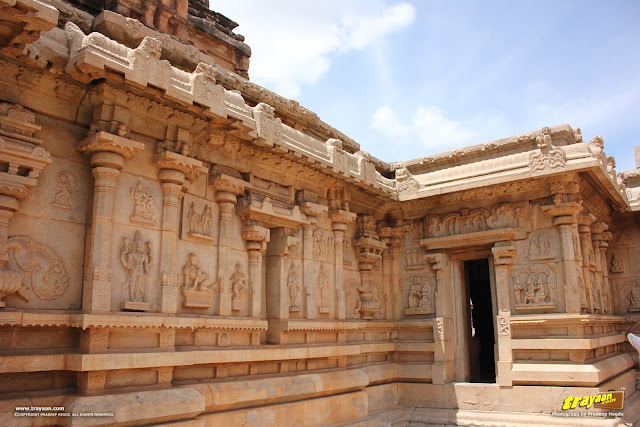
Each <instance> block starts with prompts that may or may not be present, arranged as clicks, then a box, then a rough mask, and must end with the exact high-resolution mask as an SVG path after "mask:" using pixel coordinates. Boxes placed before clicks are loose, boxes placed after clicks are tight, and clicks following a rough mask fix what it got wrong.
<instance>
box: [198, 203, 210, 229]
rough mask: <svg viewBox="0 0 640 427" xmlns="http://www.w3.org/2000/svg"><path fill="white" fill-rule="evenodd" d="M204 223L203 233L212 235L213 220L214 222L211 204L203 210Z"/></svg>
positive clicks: (202, 219)
mask: <svg viewBox="0 0 640 427" xmlns="http://www.w3.org/2000/svg"><path fill="white" fill-rule="evenodd" d="M200 222H201V223H202V233H203V234H204V235H205V236H211V222H213V214H212V213H211V206H209V205H205V206H204V209H203V210H202V216H201V218H200Z"/></svg>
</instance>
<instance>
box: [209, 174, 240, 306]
mask: <svg viewBox="0 0 640 427" xmlns="http://www.w3.org/2000/svg"><path fill="white" fill-rule="evenodd" d="M210 179H211V184H212V185H213V188H214V191H215V201H216V203H218V213H219V220H218V274H217V276H218V277H217V281H218V283H219V290H220V307H219V311H218V312H219V314H220V316H230V315H231V313H232V311H233V310H232V304H231V303H232V301H231V285H230V282H229V273H230V271H231V270H230V269H229V264H230V263H231V257H230V256H231V253H230V252H231V228H232V226H233V213H234V208H235V205H236V203H237V196H238V195H239V194H242V192H243V191H244V187H245V185H246V183H245V182H244V181H242V180H241V179H239V178H238V177H233V176H230V175H228V174H226V173H224V172H221V171H220V170H219V169H217V168H216V167H213V168H212V171H211V175H210Z"/></svg>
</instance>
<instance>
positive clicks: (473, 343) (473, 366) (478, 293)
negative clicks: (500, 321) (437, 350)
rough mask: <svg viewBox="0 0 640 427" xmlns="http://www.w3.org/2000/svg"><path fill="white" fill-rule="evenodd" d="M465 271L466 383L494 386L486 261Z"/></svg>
mask: <svg viewBox="0 0 640 427" xmlns="http://www.w3.org/2000/svg"><path fill="white" fill-rule="evenodd" d="M464 268H465V277H466V286H465V288H466V294H467V297H466V299H465V301H467V303H468V304H469V306H468V307H467V325H468V327H467V333H468V340H467V342H468V343H469V371H470V372H469V373H470V378H469V380H470V381H471V382H472V383H495V382H496V359H495V353H494V344H495V335H494V331H495V329H494V328H495V326H494V324H493V318H494V316H493V306H492V304H491V279H490V277H489V260H488V259H478V260H473V261H466V262H465V263H464Z"/></svg>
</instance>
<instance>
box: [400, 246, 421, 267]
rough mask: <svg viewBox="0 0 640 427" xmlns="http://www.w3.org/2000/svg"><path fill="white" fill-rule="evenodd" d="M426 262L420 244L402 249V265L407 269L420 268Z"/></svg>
mask: <svg viewBox="0 0 640 427" xmlns="http://www.w3.org/2000/svg"><path fill="white" fill-rule="evenodd" d="M425 264H426V259H425V258H424V251H423V249H422V247H421V246H416V247H409V248H406V249H405V250H404V265H405V268H407V269H413V268H421V267H423V266H424V265H425Z"/></svg>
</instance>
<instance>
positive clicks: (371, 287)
mask: <svg viewBox="0 0 640 427" xmlns="http://www.w3.org/2000/svg"><path fill="white" fill-rule="evenodd" d="M356 291H357V293H358V300H356V307H355V310H354V313H360V318H361V319H365V320H371V319H373V315H374V314H377V313H380V311H381V310H382V306H381V301H380V294H379V290H378V288H377V286H376V284H375V283H373V282H364V283H361V284H358V285H357V286H356Z"/></svg>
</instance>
